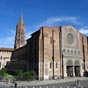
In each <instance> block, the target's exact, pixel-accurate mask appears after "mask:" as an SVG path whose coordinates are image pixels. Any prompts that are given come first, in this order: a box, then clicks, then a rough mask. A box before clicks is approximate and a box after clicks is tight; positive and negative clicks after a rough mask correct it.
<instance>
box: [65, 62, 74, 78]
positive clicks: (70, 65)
mask: <svg viewBox="0 0 88 88" xmlns="http://www.w3.org/2000/svg"><path fill="white" fill-rule="evenodd" d="M66 69H67V77H73V63H72V61H71V60H68V61H67V63H66Z"/></svg>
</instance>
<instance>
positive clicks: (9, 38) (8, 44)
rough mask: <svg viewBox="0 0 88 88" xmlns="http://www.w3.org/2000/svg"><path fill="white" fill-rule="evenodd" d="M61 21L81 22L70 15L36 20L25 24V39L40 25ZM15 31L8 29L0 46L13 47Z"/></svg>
mask: <svg viewBox="0 0 88 88" xmlns="http://www.w3.org/2000/svg"><path fill="white" fill-rule="evenodd" d="M63 22H67V23H73V24H76V25H81V23H80V22H79V20H78V18H77V17H71V16H66V17H58V16H56V17H50V18H47V19H46V20H44V21H43V22H38V23H36V24H35V25H31V26H27V28H26V30H27V32H26V39H28V38H30V37H31V36H30V35H31V34H32V33H33V32H34V31H36V30H38V29H39V27H42V26H56V25H57V23H63ZM87 28H88V27H87ZM29 29H30V30H29ZM80 31H81V32H82V33H83V32H84V30H82V29H81V30H80ZM15 32H16V31H14V30H10V33H9V34H10V36H7V37H4V38H2V39H0V47H13V45H14V40H15ZM85 33H86V32H85Z"/></svg>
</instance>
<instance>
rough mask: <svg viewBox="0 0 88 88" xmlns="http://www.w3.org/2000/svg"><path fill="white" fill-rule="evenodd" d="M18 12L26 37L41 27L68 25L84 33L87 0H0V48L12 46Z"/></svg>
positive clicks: (87, 22)
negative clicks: (21, 18)
mask: <svg viewBox="0 0 88 88" xmlns="http://www.w3.org/2000/svg"><path fill="white" fill-rule="evenodd" d="M21 13H23V18H24V23H25V25H26V39H28V38H29V37H30V34H31V33H33V32H35V31H37V30H38V29H39V28H40V27H41V26H60V25H61V26H63V25H68V24H71V25H73V26H74V27H75V28H76V29H77V30H79V31H80V32H81V33H83V34H85V35H86V36H87V35H88V0H0V47H10V48H13V47H14V40H15V32H16V25H17V23H18V22H19V18H20V15H21Z"/></svg>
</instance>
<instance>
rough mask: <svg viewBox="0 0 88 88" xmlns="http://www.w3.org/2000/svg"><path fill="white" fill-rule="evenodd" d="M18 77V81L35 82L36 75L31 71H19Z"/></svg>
mask: <svg viewBox="0 0 88 88" xmlns="http://www.w3.org/2000/svg"><path fill="white" fill-rule="evenodd" d="M16 73H17V76H16V79H17V80H27V81H29V80H34V79H35V76H36V73H35V71H33V70H31V71H27V72H23V71H22V70H18V71H17V72H16Z"/></svg>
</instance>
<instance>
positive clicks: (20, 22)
mask: <svg viewBox="0 0 88 88" xmlns="http://www.w3.org/2000/svg"><path fill="white" fill-rule="evenodd" d="M19 24H24V21H23V13H21V16H20V19H19Z"/></svg>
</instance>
